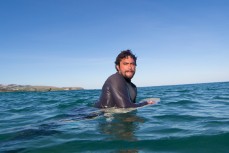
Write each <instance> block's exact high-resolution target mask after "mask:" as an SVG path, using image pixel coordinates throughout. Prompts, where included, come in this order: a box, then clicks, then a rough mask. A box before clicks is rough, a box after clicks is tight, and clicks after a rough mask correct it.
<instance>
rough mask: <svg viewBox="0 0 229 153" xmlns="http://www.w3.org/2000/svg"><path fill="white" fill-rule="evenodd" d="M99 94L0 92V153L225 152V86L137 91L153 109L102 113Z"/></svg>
mask: <svg viewBox="0 0 229 153" xmlns="http://www.w3.org/2000/svg"><path fill="white" fill-rule="evenodd" d="M100 92H101V90H78V91H59V92H12V93H0V152H3V153H74V152H99V153H103V152H104V153H105V152H134V153H136V152H157V153H227V152H229V82H222V83H207V84H190V85H176V86H158V87H144V88H138V98H137V100H138V101H140V100H142V99H145V98H151V97H157V98H160V99H161V101H160V102H159V103H158V104H156V105H151V106H148V107H143V108H140V109H137V110H133V111H131V112H127V113H110V114H109V113H108V114H104V113H102V112H101V111H99V110H98V109H96V108H94V107H93V102H94V101H96V100H97V99H98V98H99V95H100Z"/></svg>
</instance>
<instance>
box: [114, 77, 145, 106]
mask: <svg viewBox="0 0 229 153" xmlns="http://www.w3.org/2000/svg"><path fill="white" fill-rule="evenodd" d="M110 81H111V82H110V90H111V97H112V101H113V102H114V103H115V106H116V107H118V108H131V107H140V106H144V105H147V104H149V103H148V102H142V103H137V104H135V103H133V102H132V101H131V98H130V95H129V90H128V87H127V84H126V82H125V80H124V79H123V78H122V77H116V78H115V79H112V80H110Z"/></svg>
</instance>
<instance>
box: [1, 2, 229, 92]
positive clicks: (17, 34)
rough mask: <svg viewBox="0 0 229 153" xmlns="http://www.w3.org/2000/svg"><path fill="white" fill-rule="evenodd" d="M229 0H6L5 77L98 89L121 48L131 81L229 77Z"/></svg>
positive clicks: (166, 82) (195, 80)
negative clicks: (128, 55) (128, 56)
mask: <svg viewBox="0 0 229 153" xmlns="http://www.w3.org/2000/svg"><path fill="white" fill-rule="evenodd" d="M228 8H229V1H228V0H20V1H19V0H1V1H0V53H1V54H0V55H1V56H0V69H1V74H0V84H12V83H14V84H22V85H28V84H29V85H52V86H59V87H64V86H80V87H83V88H85V89H100V88H101V87H102V85H103V83H104V81H105V80H106V78H107V77H108V76H109V75H111V74H113V73H115V71H116V70H115V68H114V60H115V58H116V56H117V55H118V54H119V53H120V51H122V50H125V49H131V50H132V51H133V53H134V54H136V56H137V57H138V61H137V64H138V66H137V72H136V75H135V77H134V78H133V80H132V81H133V82H134V83H135V84H136V85H137V86H140V87H142V86H158V85H175V84H189V83H205V82H221V81H229V68H228V66H229V60H228V58H229V43H228V42H229V30H228V27H229V20H228V19H229V10H228Z"/></svg>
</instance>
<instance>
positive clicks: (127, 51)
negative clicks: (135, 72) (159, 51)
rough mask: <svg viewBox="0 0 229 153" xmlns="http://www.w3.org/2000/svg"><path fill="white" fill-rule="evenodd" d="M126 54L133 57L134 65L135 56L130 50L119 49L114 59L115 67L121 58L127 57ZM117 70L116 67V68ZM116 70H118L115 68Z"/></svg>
mask: <svg viewBox="0 0 229 153" xmlns="http://www.w3.org/2000/svg"><path fill="white" fill-rule="evenodd" d="M128 56H130V57H131V58H133V59H134V62H135V65H137V63H136V61H137V57H136V56H135V55H134V54H133V53H132V52H131V50H129V49H128V50H123V51H121V53H120V54H118V56H117V57H116V60H115V68H116V66H117V65H120V61H121V60H122V59H123V58H127V57H128ZM116 70H117V68H116ZM117 71H118V70H117Z"/></svg>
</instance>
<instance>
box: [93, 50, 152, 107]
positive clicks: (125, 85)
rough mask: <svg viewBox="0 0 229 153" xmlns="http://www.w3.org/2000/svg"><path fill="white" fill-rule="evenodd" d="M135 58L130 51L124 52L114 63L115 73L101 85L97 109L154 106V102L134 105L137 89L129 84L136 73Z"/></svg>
mask: <svg viewBox="0 0 229 153" xmlns="http://www.w3.org/2000/svg"><path fill="white" fill-rule="evenodd" d="M136 60H137V57H136V56H135V55H134V54H133V53H132V52H131V51H130V50H124V51H122V52H121V53H120V54H119V55H118V56H117V57H116V61H115V68H116V70H117V72H116V73H115V74H113V75H111V76H110V77H109V78H108V79H107V80H106V82H105V83H104V85H103V88H102V93H101V96H100V99H99V101H98V102H97V103H96V104H95V106H96V107H98V108H109V107H117V108H132V107H141V106H144V105H149V104H154V103H155V102H154V101H148V102H147V101H146V102H142V103H136V96H137V88H136V86H135V85H134V84H133V83H132V82H131V79H132V78H133V76H134V74H135V71H136Z"/></svg>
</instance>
